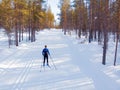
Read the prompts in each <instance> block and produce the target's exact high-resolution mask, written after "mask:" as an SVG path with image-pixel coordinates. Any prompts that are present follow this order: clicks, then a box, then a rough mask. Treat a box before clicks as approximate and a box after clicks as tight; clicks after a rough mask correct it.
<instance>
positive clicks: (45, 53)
mask: <svg viewBox="0 0 120 90" xmlns="http://www.w3.org/2000/svg"><path fill="white" fill-rule="evenodd" d="M42 55H43V56H45V55H50V52H49V50H48V49H47V48H44V49H43V51H42Z"/></svg>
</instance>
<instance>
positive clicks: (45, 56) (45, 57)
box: [42, 45, 50, 66]
mask: <svg viewBox="0 0 120 90" xmlns="http://www.w3.org/2000/svg"><path fill="white" fill-rule="evenodd" d="M42 55H43V57H44V61H43V66H45V61H46V60H47V65H48V66H49V62H48V55H49V56H50V53H49V50H48V48H47V45H45V48H44V49H43V51H42Z"/></svg>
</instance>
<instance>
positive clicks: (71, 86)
mask: <svg viewBox="0 0 120 90" xmlns="http://www.w3.org/2000/svg"><path fill="white" fill-rule="evenodd" d="M3 36H4V34H3V33H2V32H0V90H120V61H118V60H120V56H119V55H118V58H117V66H115V67H114V66H113V60H114V59H113V56H114V47H113V44H111V49H109V53H108V54H109V55H108V56H109V57H107V65H105V66H104V65H102V64H101V58H102V46H99V45H98V44H97V43H96V42H92V43H91V44H89V43H87V41H86V42H84V41H85V40H84V39H83V40H82V39H81V40H82V41H80V40H77V39H76V38H75V36H68V35H67V36H65V35H63V32H61V30H54V29H53V30H44V31H40V32H38V34H37V41H36V42H34V43H29V42H27V43H24V44H22V43H21V44H20V46H19V47H15V46H12V47H11V48H10V49H9V48H8V46H7V40H6V38H5V36H4V37H3ZM81 42H82V43H81ZM80 43H81V44H80ZM44 45H48V48H49V50H50V53H51V57H52V59H49V62H50V66H51V69H50V68H49V67H45V68H43V67H42V68H41V65H42V58H43V57H42V55H41V51H42V49H43V48H44ZM118 51H120V49H119V50H118ZM52 60H53V61H52ZM53 63H54V64H55V65H56V67H57V70H55V69H54V65H53ZM40 70H41V72H40Z"/></svg>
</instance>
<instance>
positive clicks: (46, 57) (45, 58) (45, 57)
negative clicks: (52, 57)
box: [43, 56, 48, 65]
mask: <svg viewBox="0 0 120 90" xmlns="http://www.w3.org/2000/svg"><path fill="white" fill-rule="evenodd" d="M46 60H47V64H48V56H44V61H43V65H45V61H46Z"/></svg>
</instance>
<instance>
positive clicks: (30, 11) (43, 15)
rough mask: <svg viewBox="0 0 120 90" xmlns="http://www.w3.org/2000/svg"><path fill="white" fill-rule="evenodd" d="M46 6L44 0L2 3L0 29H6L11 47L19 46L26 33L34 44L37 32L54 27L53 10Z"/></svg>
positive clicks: (0, 4) (6, 0)
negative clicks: (13, 45)
mask: <svg viewBox="0 0 120 90" xmlns="http://www.w3.org/2000/svg"><path fill="white" fill-rule="evenodd" d="M45 6H46V1H44V0H2V1H0V28H4V29H5V33H6V34H7V36H8V43H9V47H10V45H11V44H15V45H16V46H18V45H19V42H21V41H22V40H23V38H24V36H23V34H24V33H27V36H28V37H27V38H28V39H27V40H28V41H31V42H34V41H35V40H36V38H35V36H36V34H35V32H36V31H39V30H41V29H43V28H51V27H53V26H54V24H53V23H54V15H53V13H52V12H51V8H50V7H48V8H46V7H45ZM12 37H14V38H12ZM13 39H14V40H13Z"/></svg>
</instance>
